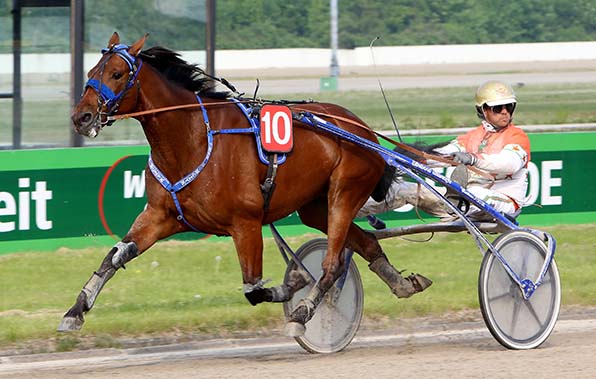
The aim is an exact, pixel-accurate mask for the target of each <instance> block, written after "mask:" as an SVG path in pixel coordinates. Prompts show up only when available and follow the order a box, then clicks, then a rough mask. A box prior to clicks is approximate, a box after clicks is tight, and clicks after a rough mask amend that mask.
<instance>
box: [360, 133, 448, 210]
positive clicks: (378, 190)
mask: <svg viewBox="0 0 596 379" xmlns="http://www.w3.org/2000/svg"><path fill="white" fill-rule="evenodd" d="M449 142H450V141H443V142H439V143H435V144H427V143H424V142H414V143H411V144H407V145H408V146H410V147H413V148H414V149H416V150H419V151H422V152H425V153H433V150H434V149H438V148H440V147H443V146H445V145H447V144H448V143H449ZM393 151H395V152H398V153H400V154H402V155H405V156H406V157H408V158H411V159H414V160H417V161H420V160H421V159H423V157H422V156H421V155H419V154H416V153H414V152H412V151H410V150H406V149H403V148H401V147H400V146H395V148H394V149H393ZM401 176H403V173H402V172H401V171H399V170H398V169H397V167H394V166H390V165H389V164H387V163H386V164H385V169H384V171H383V176H381V179H379V181H378V182H377V185H376V187H375V189H374V190H373V192H372V194H371V195H370V196H371V197H372V198H373V199H374V200H375V201H377V202H380V201H383V200H385V197H386V196H387V192H388V191H389V188H390V187H391V183H393V181H394V180H396V179H397V177H401Z"/></svg>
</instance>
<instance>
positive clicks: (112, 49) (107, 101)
mask: <svg viewBox="0 0 596 379" xmlns="http://www.w3.org/2000/svg"><path fill="white" fill-rule="evenodd" d="M146 38H147V35H145V36H143V37H142V38H141V39H139V40H138V41H137V42H135V43H134V44H132V45H131V46H126V45H122V44H120V37H119V36H118V33H114V34H113V35H112V38H110V41H109V42H108V47H107V49H103V50H102V57H101V59H100V60H99V62H98V63H97V64H96V65H95V67H93V68H92V69H91V70H90V71H89V73H88V74H87V77H88V81H87V84H85V90H84V92H83V96H82V98H81V100H80V101H79V103H78V104H77V105H76V106H75V108H74V110H73V112H72V115H71V118H72V121H73V123H74V128H75V130H76V132H77V133H79V134H82V135H85V136H87V137H92V138H93V137H96V136H97V135H98V134H99V132H100V131H101V129H102V128H103V127H104V126H105V125H107V124H109V123H110V121H109V119H108V117H109V116H111V115H113V114H114V113H116V112H117V111H118V110H120V111H121V112H125V113H126V112H129V111H131V110H132V108H133V107H135V105H136V102H137V100H138V90H139V89H138V80H137V76H138V74H139V71H140V70H141V66H142V62H141V60H140V59H138V58H137V57H138V55H139V53H140V52H141V49H142V48H143V45H144V43H145V39H146ZM135 86H136V87H137V88H136V89H134V87H135ZM131 90H132V91H131ZM135 98H137V100H135Z"/></svg>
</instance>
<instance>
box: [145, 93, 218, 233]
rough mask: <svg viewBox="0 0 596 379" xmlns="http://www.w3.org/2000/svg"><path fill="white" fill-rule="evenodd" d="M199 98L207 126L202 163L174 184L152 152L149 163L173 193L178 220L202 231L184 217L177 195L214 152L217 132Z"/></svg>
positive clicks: (155, 175)
mask: <svg viewBox="0 0 596 379" xmlns="http://www.w3.org/2000/svg"><path fill="white" fill-rule="evenodd" d="M197 100H198V102H199V104H201V111H202V112H203V121H204V123H205V127H206V128H207V153H206V154H205V158H204V159H203V162H201V164H200V165H199V166H198V167H197V168H195V169H194V170H193V171H192V172H191V173H190V174H188V175H186V176H185V177H184V178H182V179H180V180H179V181H177V182H176V183H174V184H172V183H171V182H170V181H169V180H168V178H166V176H165V175H164V174H163V173H162V172H161V170H160V169H159V168H157V165H156V164H155V162H153V158H152V157H151V154H149V161H148V165H149V170H150V171H151V173H152V174H153V176H154V177H155V179H157V181H158V182H159V183H161V185H162V187H163V188H165V189H166V191H168V192H169V193H170V195H172V200H174V205H175V206H176V210H177V211H178V217H176V218H177V219H178V221H182V222H183V223H184V224H185V225H186V226H188V227H189V228H190V229H192V230H194V231H195V232H201V230H199V229H197V228H195V227H194V226H193V225H192V224H191V223H190V222H188V220H186V217H184V212H183V211H182V206H180V201H179V200H178V196H177V195H176V194H177V193H178V192H180V191H181V190H182V189H183V188H184V187H186V186H187V185H189V184H190V183H192V182H193V181H194V180H195V179H196V178H197V176H199V174H200V173H201V171H203V169H204V168H205V166H206V165H207V162H209V159H210V158H211V153H212V152H213V134H215V133H214V132H213V131H212V130H211V127H210V126H209V116H208V115H207V110H206V109H205V107H204V106H203V101H202V100H201V98H200V97H199V95H197Z"/></svg>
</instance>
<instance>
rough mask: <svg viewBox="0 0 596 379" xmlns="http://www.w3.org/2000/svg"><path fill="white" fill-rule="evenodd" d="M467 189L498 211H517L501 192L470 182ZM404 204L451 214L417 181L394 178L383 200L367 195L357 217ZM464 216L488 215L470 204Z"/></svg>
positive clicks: (444, 215) (443, 215)
mask: <svg viewBox="0 0 596 379" xmlns="http://www.w3.org/2000/svg"><path fill="white" fill-rule="evenodd" d="M437 190H438V191H439V193H441V194H443V195H444V194H445V192H446V190H445V188H437ZM467 190H468V191H469V192H471V193H472V194H473V195H474V196H476V197H478V198H479V199H482V200H483V201H484V202H486V203H488V204H489V205H490V206H492V207H493V208H494V209H495V210H497V211H498V212H501V213H504V214H507V215H510V216H514V215H515V213H516V211H517V206H516V204H515V202H514V201H513V200H511V198H509V197H508V196H506V195H503V194H502V193H500V192H497V191H494V190H491V189H488V188H484V187H480V186H474V185H470V186H469V187H468V188H467ZM406 204H411V205H412V206H414V207H415V208H416V207H417V208H418V209H420V210H423V211H424V212H426V213H428V214H431V215H433V216H436V217H440V218H445V219H447V218H451V217H452V216H453V212H451V211H450V210H449V208H448V207H447V206H446V205H445V204H444V203H443V201H442V200H441V199H439V198H438V197H437V196H436V195H435V194H433V193H432V192H430V191H429V190H428V189H426V187H424V186H422V185H419V184H418V183H413V182H406V181H403V180H396V181H394V182H393V184H392V185H391V187H390V188H389V191H388V192H387V196H386V198H385V200H383V201H381V202H376V201H375V200H373V199H372V198H369V199H368V200H367V201H366V203H365V204H364V206H363V207H362V208H361V209H360V211H358V214H357V215H356V217H365V216H369V215H374V214H379V213H384V212H388V211H390V210H393V209H397V208H400V207H402V206H404V205H406ZM466 216H468V217H469V218H471V219H473V220H489V219H490V218H491V217H490V216H489V215H487V214H486V213H484V212H483V211H482V210H480V209H479V208H478V207H476V206H474V205H473V204H470V209H469V210H468V212H467V213H466Z"/></svg>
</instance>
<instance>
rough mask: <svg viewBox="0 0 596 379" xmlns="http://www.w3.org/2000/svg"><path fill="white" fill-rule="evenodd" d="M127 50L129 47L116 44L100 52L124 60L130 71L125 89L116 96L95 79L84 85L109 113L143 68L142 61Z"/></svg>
mask: <svg viewBox="0 0 596 379" xmlns="http://www.w3.org/2000/svg"><path fill="white" fill-rule="evenodd" d="M128 48H129V46H127V45H123V44H118V45H114V46H112V47H111V48H110V49H102V50H101V53H102V54H106V53H114V54H116V55H117V56H119V57H120V58H122V60H124V62H126V64H127V65H128V68H129V69H130V75H129V77H128V82H127V83H126V87H124V89H123V90H122V91H120V92H119V93H117V94H116V93H114V91H112V89H110V87H108V86H107V85H105V84H103V83H101V82H100V81H99V80H97V79H89V80H88V81H87V83H85V88H87V87H91V88H93V89H94V90H95V92H97V94H98V96H99V97H100V98H101V100H102V101H103V102H104V104H105V105H106V107H107V108H108V111H111V110H112V107H113V106H114V104H117V103H118V101H120V99H121V98H122V97H123V96H124V94H125V93H126V92H128V90H129V89H131V88H132V86H133V85H134V83H135V81H136V80H137V76H138V75H139V72H140V71H141V67H142V66H143V61H142V60H141V59H137V58H135V57H133V56H132V55H130V53H129V52H128Z"/></svg>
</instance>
